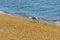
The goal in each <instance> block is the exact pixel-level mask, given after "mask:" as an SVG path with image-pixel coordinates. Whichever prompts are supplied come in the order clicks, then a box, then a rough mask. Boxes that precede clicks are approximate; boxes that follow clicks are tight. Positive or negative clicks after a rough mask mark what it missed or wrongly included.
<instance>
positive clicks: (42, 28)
mask: <svg viewBox="0 0 60 40" xmlns="http://www.w3.org/2000/svg"><path fill="white" fill-rule="evenodd" d="M0 40H60V27H59V26H56V25H50V24H46V23H37V22H34V21H30V20H26V19H22V18H16V17H12V16H8V15H5V14H0Z"/></svg>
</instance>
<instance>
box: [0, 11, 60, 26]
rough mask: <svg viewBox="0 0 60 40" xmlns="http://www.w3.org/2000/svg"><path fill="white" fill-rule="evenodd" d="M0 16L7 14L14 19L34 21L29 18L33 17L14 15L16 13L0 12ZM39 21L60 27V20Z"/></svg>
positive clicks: (39, 19) (41, 19) (42, 19)
mask: <svg viewBox="0 0 60 40" xmlns="http://www.w3.org/2000/svg"><path fill="white" fill-rule="evenodd" d="M0 14H5V15H9V16H12V17H17V18H22V19H26V20H30V21H34V20H33V19H31V18H29V17H32V16H27V15H18V14H17V13H16V14H14V13H13V14H10V13H8V12H7V13H6V12H4V11H0ZM37 19H38V21H40V22H41V23H47V24H52V25H57V26H60V21H59V20H47V19H44V18H37Z"/></svg>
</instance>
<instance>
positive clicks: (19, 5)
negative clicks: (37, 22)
mask: <svg viewBox="0 0 60 40" xmlns="http://www.w3.org/2000/svg"><path fill="white" fill-rule="evenodd" d="M0 11H6V12H9V13H11V14H12V13H16V14H19V13H22V14H25V15H30V16H35V17H40V18H46V19H49V20H60V0H0ZM19 15H20V14H19Z"/></svg>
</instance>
